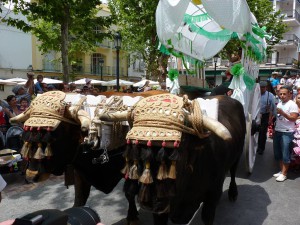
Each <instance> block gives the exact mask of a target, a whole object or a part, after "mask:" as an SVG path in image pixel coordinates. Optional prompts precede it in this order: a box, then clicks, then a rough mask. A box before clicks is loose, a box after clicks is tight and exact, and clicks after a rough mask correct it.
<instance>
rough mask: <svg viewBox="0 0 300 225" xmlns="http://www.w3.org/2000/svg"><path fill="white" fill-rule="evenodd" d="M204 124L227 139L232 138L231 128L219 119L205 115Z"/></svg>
mask: <svg viewBox="0 0 300 225" xmlns="http://www.w3.org/2000/svg"><path fill="white" fill-rule="evenodd" d="M203 126H204V127H205V128H206V129H208V130H210V131H211V132H213V133H215V134H216V135H217V136H219V137H220V138H222V139H223V140H225V141H229V140H231V139H232V136H231V134H230V132H229V130H228V129H227V128H226V127H225V126H224V125H223V124H222V123H220V122H219V121H217V120H215V119H213V118H210V117H208V116H205V115H203Z"/></svg>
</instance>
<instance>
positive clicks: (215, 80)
mask: <svg viewBox="0 0 300 225" xmlns="http://www.w3.org/2000/svg"><path fill="white" fill-rule="evenodd" d="M216 82H217V63H216V62H215V74H214V86H216Z"/></svg>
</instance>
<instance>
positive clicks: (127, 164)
mask: <svg viewBox="0 0 300 225" xmlns="http://www.w3.org/2000/svg"><path fill="white" fill-rule="evenodd" d="M125 161H126V164H125V167H124V168H123V169H122V170H121V173H123V174H124V175H125V179H127V178H128V173H129V161H128V158H127V157H126V158H125Z"/></svg>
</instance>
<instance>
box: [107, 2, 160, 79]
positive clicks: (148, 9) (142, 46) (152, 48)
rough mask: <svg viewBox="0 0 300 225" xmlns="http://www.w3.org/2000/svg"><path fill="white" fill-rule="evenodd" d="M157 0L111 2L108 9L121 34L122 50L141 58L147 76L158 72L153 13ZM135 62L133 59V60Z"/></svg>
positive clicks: (158, 55) (158, 57)
mask: <svg viewBox="0 0 300 225" xmlns="http://www.w3.org/2000/svg"><path fill="white" fill-rule="evenodd" d="M158 2H159V0H152V1H149V0H111V1H110V2H109V7H110V10H111V13H112V15H113V17H114V20H115V24H117V26H118V29H119V30H120V32H121V34H122V41H123V42H122V43H123V44H122V45H123V46H122V49H124V50H126V51H127V53H129V54H132V53H135V54H136V55H138V56H142V58H143V60H144V62H145V64H146V67H147V69H146V70H147V73H148V75H149V74H150V73H151V74H152V76H153V75H154V74H155V73H157V72H158V70H157V69H158V67H159V63H160V62H159V61H160V56H161V53H160V52H159V51H158V50H157V42H158V40H157V34H156V24H155V11H156V7H157V5H158ZM133 60H135V59H133Z"/></svg>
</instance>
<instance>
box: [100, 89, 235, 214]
mask: <svg viewBox="0 0 300 225" xmlns="http://www.w3.org/2000/svg"><path fill="white" fill-rule="evenodd" d="M198 104H199V103H198V102H195V101H194V102H191V101H189V100H188V99H187V98H181V97H178V96H175V95H171V94H162V95H156V96H150V97H147V98H144V99H142V100H140V101H139V102H138V103H137V104H136V105H135V106H134V107H133V109H132V111H129V112H128V111H125V112H115V113H106V112H104V113H102V115H100V116H99V118H100V120H102V121H123V120H129V122H130V121H132V124H133V127H132V129H131V130H130V131H129V132H128V133H127V137H126V138H127V144H128V145H127V150H126V151H125V153H124V157H125V161H126V165H125V167H124V169H123V170H122V173H123V174H124V175H125V177H126V178H128V179H126V181H125V187H124V190H125V192H126V194H127V195H128V193H127V192H129V195H130V194H132V193H130V192H131V191H132V190H136V189H137V188H136V185H138V182H137V181H139V183H140V184H141V189H140V192H139V197H138V199H139V201H140V205H141V206H142V207H144V208H148V209H150V210H151V211H153V212H156V213H164V212H168V211H169V210H170V200H171V199H172V197H174V195H175V186H176V185H177V184H176V181H177V179H176V176H177V172H176V167H178V166H176V164H177V161H178V160H179V159H180V157H181V156H182V154H183V153H184V154H186V153H188V152H189V151H191V152H193V154H196V153H199V152H200V151H198V150H197V148H195V146H203V145H206V144H207V145H209V143H210V142H211V141H210V140H209V138H207V137H212V138H214V139H216V140H218V141H219V142H222V143H224V142H231V141H230V140H231V138H232V136H231V134H230V132H229V130H228V129H227V128H226V127H225V126H224V125H223V124H222V123H220V122H219V121H217V120H215V119H212V118H210V117H207V116H206V115H204V114H202V113H201V109H200V106H199V105H198ZM212 133H213V134H214V135H213V134H212ZM191 137H192V139H190V138H191ZM189 140H193V141H194V140H195V142H193V146H190V145H188V144H190V143H191V142H190V141H189ZM194 144H195V146H194ZM187 146H188V147H189V149H187ZM186 150H188V151H186Z"/></svg>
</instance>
